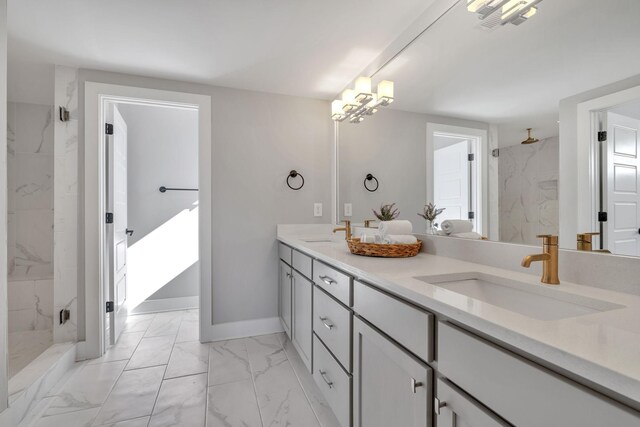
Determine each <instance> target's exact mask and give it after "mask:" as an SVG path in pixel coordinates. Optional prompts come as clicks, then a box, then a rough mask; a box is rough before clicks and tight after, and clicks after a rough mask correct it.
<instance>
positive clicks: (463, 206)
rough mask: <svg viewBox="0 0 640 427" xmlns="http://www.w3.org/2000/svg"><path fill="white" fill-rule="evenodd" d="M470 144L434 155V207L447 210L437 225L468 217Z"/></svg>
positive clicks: (442, 150) (457, 144)
mask: <svg viewBox="0 0 640 427" xmlns="http://www.w3.org/2000/svg"><path fill="white" fill-rule="evenodd" d="M468 156H469V141H467V140H463V141H460V142H456V143H454V144H451V145H446V146H443V147H440V148H438V147H436V149H435V150H434V152H433V194H434V198H433V199H434V200H433V203H434V204H435V205H436V206H437V207H438V208H445V210H444V212H442V214H440V216H439V217H438V221H439V222H440V223H442V221H444V220H446V219H468V217H469V191H470V189H469V157H468Z"/></svg>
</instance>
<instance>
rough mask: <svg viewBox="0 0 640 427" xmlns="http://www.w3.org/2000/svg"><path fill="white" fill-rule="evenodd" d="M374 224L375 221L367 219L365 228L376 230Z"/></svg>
mask: <svg viewBox="0 0 640 427" xmlns="http://www.w3.org/2000/svg"><path fill="white" fill-rule="evenodd" d="M372 222H376V220H375V219H365V220H364V228H376V227H371V223H372Z"/></svg>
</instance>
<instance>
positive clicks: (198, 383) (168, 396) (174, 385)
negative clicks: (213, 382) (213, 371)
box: [149, 373, 207, 427]
mask: <svg viewBox="0 0 640 427" xmlns="http://www.w3.org/2000/svg"><path fill="white" fill-rule="evenodd" d="M206 404H207V374H206V373H203V374H198V375H189V376H186V377H179V378H171V379H167V380H165V381H164V382H163V383H162V387H160V393H159V394H158V399H157V401H156V404H155V407H154V408H153V415H152V416H151V420H150V421H149V426H150V427H151V426H158V427H159V426H184V427H188V426H193V427H199V426H202V425H204V421H205V413H206Z"/></svg>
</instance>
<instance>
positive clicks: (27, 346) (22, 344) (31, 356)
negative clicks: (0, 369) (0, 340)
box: [8, 329, 53, 379]
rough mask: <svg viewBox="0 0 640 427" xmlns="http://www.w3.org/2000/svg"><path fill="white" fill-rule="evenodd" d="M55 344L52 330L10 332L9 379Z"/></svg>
mask: <svg viewBox="0 0 640 427" xmlns="http://www.w3.org/2000/svg"><path fill="white" fill-rule="evenodd" d="M51 344H53V334H52V333H51V330H46V329H45V330H32V331H19V332H10V333H9V369H8V374H9V379H11V378H13V377H14V376H15V375H16V374H17V373H18V372H20V371H21V370H22V369H23V368H24V367H26V366H27V365H29V363H31V362H32V361H33V360H35V359H36V358H37V357H38V356H39V355H40V354H42V353H43V352H44V351H45V350H46V349H48V348H49V347H51Z"/></svg>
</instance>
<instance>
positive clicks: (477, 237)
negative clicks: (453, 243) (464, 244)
mask: <svg viewBox="0 0 640 427" xmlns="http://www.w3.org/2000/svg"><path fill="white" fill-rule="evenodd" d="M450 236H451V237H460V238H462V239H474V240H482V236H481V235H480V234H478V233H476V232H475V231H469V232H467V233H456V234H451V235H450Z"/></svg>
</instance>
